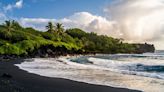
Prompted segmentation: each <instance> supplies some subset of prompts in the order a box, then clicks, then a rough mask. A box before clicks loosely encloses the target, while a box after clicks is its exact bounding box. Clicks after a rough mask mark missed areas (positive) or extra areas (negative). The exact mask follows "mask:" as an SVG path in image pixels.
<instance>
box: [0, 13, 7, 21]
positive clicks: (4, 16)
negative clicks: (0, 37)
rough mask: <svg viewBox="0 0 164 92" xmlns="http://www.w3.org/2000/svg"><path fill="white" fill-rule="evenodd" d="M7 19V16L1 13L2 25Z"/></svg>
mask: <svg viewBox="0 0 164 92" xmlns="http://www.w3.org/2000/svg"><path fill="white" fill-rule="evenodd" d="M6 19H7V17H6V15H5V14H4V13H2V12H0V23H3V22H4V21H5V20H6Z"/></svg>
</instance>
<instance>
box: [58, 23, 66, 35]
mask: <svg viewBox="0 0 164 92" xmlns="http://www.w3.org/2000/svg"><path fill="white" fill-rule="evenodd" d="M56 32H57V34H59V35H60V34H62V33H63V32H64V26H63V24H61V23H56Z"/></svg>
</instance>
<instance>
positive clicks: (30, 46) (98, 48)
mask: <svg viewBox="0 0 164 92" xmlns="http://www.w3.org/2000/svg"><path fill="white" fill-rule="evenodd" d="M46 29H47V31H46V32H42V31H38V30H35V29H34V28H24V27H22V26H21V25H20V24H19V23H18V22H16V21H10V20H9V21H5V23H3V24H1V25H0V55H15V56H37V55H38V56H55V55H66V54H78V53H79V54H80V53H81V54H82V53H142V52H145V51H146V52H147V51H151V52H153V51H154V46H153V45H148V44H147V47H146V48H149V49H150V50H144V51H142V50H140V51H139V49H141V48H142V49H143V48H144V46H143V45H144V44H128V43H123V42H122V40H121V39H115V38H112V37H108V36H105V35H97V34H96V33H93V32H91V33H86V32H84V31H83V30H81V29H78V28H72V29H66V30H65V29H64V27H63V25H62V24H60V23H56V24H55V25H54V24H53V23H52V22H49V23H48V25H47V26H46Z"/></svg>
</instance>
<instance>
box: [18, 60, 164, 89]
mask: <svg viewBox="0 0 164 92" xmlns="http://www.w3.org/2000/svg"><path fill="white" fill-rule="evenodd" d="M93 59H95V58H90V60H93ZM96 60H97V61H98V59H96ZM93 61H95V60H93ZM101 62H102V63H104V64H105V62H106V61H102V60H101ZM110 62H112V63H113V65H114V64H116V63H115V62H114V61H110ZM94 63H95V62H94ZM96 63H97V64H100V62H96ZM112 63H111V64H112ZM120 64H121V63H120ZM16 66H18V67H19V68H20V69H23V70H25V71H28V72H29V73H34V74H38V75H41V76H47V77H56V78H65V79H71V80H75V81H80V82H86V83H91V84H98V85H108V86H113V87H123V88H129V89H137V90H143V91H145V92H163V90H164V87H163V86H164V81H163V80H160V79H153V78H146V77H139V76H134V75H124V74H120V73H115V72H111V70H110V69H109V68H103V67H98V66H95V65H84V64H78V63H74V62H70V61H69V60H67V59H65V58H59V59H40V58H35V59H32V62H29V60H25V62H23V63H21V64H17V65H16Z"/></svg>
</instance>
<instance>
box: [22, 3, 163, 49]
mask: <svg viewBox="0 0 164 92" xmlns="http://www.w3.org/2000/svg"><path fill="white" fill-rule="evenodd" d="M104 12H105V13H104V14H105V17H104V16H98V15H93V14H91V13H89V12H78V13H74V14H73V15H71V16H68V17H65V18H62V19H44V18H21V20H20V22H21V23H22V24H23V25H24V26H32V27H35V28H37V29H39V30H45V28H44V26H45V25H46V24H47V22H48V21H52V22H62V23H63V24H64V26H65V27H66V28H72V27H78V28H81V29H83V30H85V31H87V32H96V33H98V34H105V35H108V36H112V37H116V38H123V39H125V41H128V42H150V43H154V44H156V47H157V48H158V49H162V48H163V47H162V45H161V43H162V42H163V41H164V0H115V1H114V2H113V3H112V4H110V5H109V6H108V7H105V8H104Z"/></svg>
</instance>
